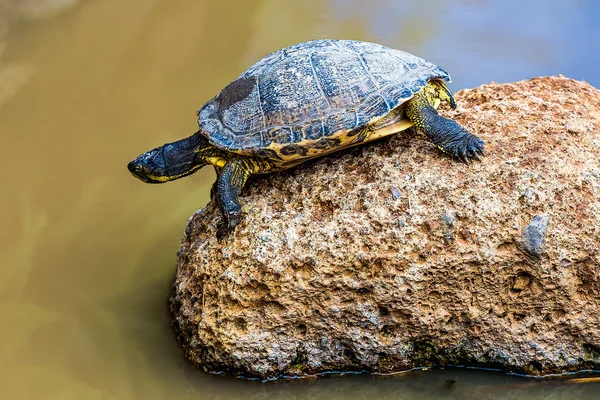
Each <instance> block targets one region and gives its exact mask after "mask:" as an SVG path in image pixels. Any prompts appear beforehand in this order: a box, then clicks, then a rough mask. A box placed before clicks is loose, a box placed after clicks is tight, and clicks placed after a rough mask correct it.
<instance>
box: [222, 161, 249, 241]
mask: <svg viewBox="0 0 600 400" xmlns="http://www.w3.org/2000/svg"><path fill="white" fill-rule="evenodd" d="M251 173H252V166H251V165H250V164H249V163H248V162H246V161H245V160H243V159H241V158H239V157H235V158H231V159H230V160H229V161H227V163H226V164H225V166H224V167H223V168H221V169H220V171H218V176H217V181H216V182H215V184H216V187H215V189H216V197H217V198H218V199H219V205H220V207H221V212H222V213H223V220H222V221H221V223H220V224H219V227H218V230H217V239H218V240H219V241H220V240H223V239H224V238H225V236H226V235H227V233H229V232H230V231H231V230H232V229H233V228H234V227H235V226H236V225H237V223H238V222H239V220H240V217H241V215H242V206H241V205H240V201H239V198H238V197H239V195H240V193H241V192H242V188H243V187H244V185H245V184H246V181H247V180H248V177H249V176H250V174H251Z"/></svg>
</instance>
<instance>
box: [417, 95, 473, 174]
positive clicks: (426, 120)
mask: <svg viewBox="0 0 600 400" xmlns="http://www.w3.org/2000/svg"><path fill="white" fill-rule="evenodd" d="M434 90H435V88H433V87H431V86H426V87H425V88H424V89H423V90H422V91H420V92H419V93H417V94H416V95H415V96H414V97H413V98H412V99H410V100H409V101H408V102H407V104H406V116H407V117H408V119H410V121H411V122H412V123H413V125H414V126H415V128H417V129H418V130H419V131H420V132H422V133H423V134H425V136H427V138H428V139H429V140H431V142H433V144H435V145H436V146H437V147H438V148H439V149H440V150H442V151H443V152H444V153H446V154H449V155H451V156H454V157H457V158H459V159H461V160H462V161H464V162H468V161H469V160H470V159H472V158H477V159H479V156H480V155H483V146H484V142H483V140H481V139H480V138H478V137H477V136H475V135H473V134H472V133H470V132H469V131H467V130H466V129H465V128H463V127H462V126H460V125H459V124H458V123H456V122H455V121H453V120H451V119H448V118H444V117H442V116H441V115H439V114H438V113H437V111H435V108H433V107H432V105H431V102H430V100H431V99H428V97H432V93H431V92H433V91H434ZM436 92H437V91H436ZM438 98H439V97H438ZM440 100H441V99H440Z"/></svg>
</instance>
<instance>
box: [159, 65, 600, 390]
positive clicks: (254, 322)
mask: <svg viewBox="0 0 600 400" xmlns="http://www.w3.org/2000/svg"><path fill="white" fill-rule="evenodd" d="M456 99H457V101H458V104H459V108H458V109H457V110H456V111H446V110H442V111H441V112H442V113H443V114H444V115H445V116H448V117H451V118H453V119H455V120H456V121H458V122H459V123H461V124H462V125H464V126H465V127H466V128H467V129H469V130H470V131H471V132H473V133H475V134H476V135H478V136H479V137H481V138H483V139H484V140H485V141H486V154H487V156H486V157H485V158H484V160H483V162H481V163H474V164H472V165H465V164H461V163H459V162H457V161H455V160H453V159H450V158H448V157H447V156H444V155H441V154H440V153H439V151H438V150H437V149H436V148H435V147H434V146H433V145H431V144H430V143H428V142H426V141H424V140H423V139H421V138H419V137H414V134H412V133H411V132H405V133H400V134H397V135H394V136H392V137H391V138H389V139H384V140H381V141H378V142H375V143H372V144H368V145H365V146H362V147H360V148H355V149H351V150H349V151H345V152H340V153H338V154H334V155H332V156H330V157H326V158H323V159H319V160H316V161H313V162H309V163H305V164H303V165H301V166H299V167H297V168H294V169H292V170H289V171H286V172H283V173H278V174H273V175H269V176H266V177H260V178H255V179H253V180H252V181H251V182H250V183H249V184H248V187H247V189H246V190H245V192H244V194H243V195H242V199H241V201H242V204H243V210H244V218H243V220H242V222H241V223H240V225H239V226H238V227H237V228H236V230H235V232H234V233H233V234H231V235H230V236H229V237H228V238H227V239H226V240H225V241H224V242H222V243H218V242H217V240H216V224H217V221H218V219H219V212H218V209H217V207H216V206H215V205H214V204H209V205H208V206H207V207H206V208H204V209H202V210H200V211H199V212H198V213H196V214H195V215H194V216H192V217H191V218H190V220H189V222H188V227H187V229H186V234H185V237H184V238H183V240H182V243H181V250H180V252H179V256H178V266H177V276H176V281H175V284H174V294H173V297H172V298H171V310H172V313H173V325H174V327H175V329H176V331H177V334H178V337H179V339H180V340H181V342H182V343H183V346H184V348H185V353H186V356H187V358H188V359H189V360H190V361H191V362H192V363H194V364H196V365H198V366H200V367H202V368H204V369H205V370H207V371H227V372H231V373H235V374H240V375H244V376H247V377H260V378H267V377H276V376H279V375H304V374H314V373H318V372H322V371H329V370H355V371H361V370H367V371H373V372H382V373H384V372H394V371H402V370H406V369H409V368H413V367H418V366H430V365H446V364H467V365H473V366H484V367H496V368H502V369H505V370H510V371H514V372H519V373H527V374H534V375H542V374H548V373H560V372H564V371H575V370H581V369H589V368H595V369H600V312H599V311H600V254H599V252H600V91H598V90H597V89H595V88H593V87H591V86H590V85H588V84H587V83H584V82H577V81H574V80H571V79H567V78H564V77H547V78H536V79H532V80H529V81H523V82H517V83H513V84H495V83H492V84H489V85H484V86H481V87H478V88H475V89H470V90H462V91H460V92H458V93H457V94H456Z"/></svg>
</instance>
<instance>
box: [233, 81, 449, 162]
mask: <svg viewBox="0 0 600 400" xmlns="http://www.w3.org/2000/svg"><path fill="white" fill-rule="evenodd" d="M430 84H431V83H430ZM442 84H443V82H442ZM427 88H428V89H429V90H430V91H432V92H434V93H435V88H434V86H433V85H431V86H425V88H424V90H427ZM413 97H414V96H411V97H409V98H406V99H401V100H400V101H399V102H400V106H398V107H397V108H396V109H395V110H392V111H390V112H389V113H388V114H386V115H383V116H379V117H376V118H373V119H372V120H370V121H369V122H368V123H367V124H366V125H365V129H369V128H370V129H372V131H371V133H370V134H369V135H368V136H367V138H366V139H365V140H363V141H361V142H358V143H354V140H355V139H356V137H357V136H358V135H353V136H348V134H349V133H350V132H353V131H354V129H353V130H343V131H339V132H336V133H334V134H333V135H331V136H327V137H326V138H323V139H338V140H339V141H340V143H339V145H338V146H335V147H333V148H328V149H318V148H314V147H312V146H314V145H315V144H316V143H317V142H318V141H319V140H320V139H319V140H310V141H308V140H307V141H303V142H302V144H298V143H296V145H299V146H301V147H304V148H306V149H307V153H306V155H300V154H290V155H285V154H282V153H281V149H282V148H283V147H285V146H288V145H289V143H283V144H281V143H271V144H270V145H269V146H267V149H269V150H273V151H275V152H276V153H277V155H278V156H279V157H281V159H282V161H277V163H278V164H281V167H280V168H278V169H287V168H290V167H293V166H296V165H298V164H301V163H302V162H304V161H307V160H309V159H311V158H317V157H321V156H324V155H327V154H330V153H333V152H336V151H339V150H343V149H347V148H349V147H354V146H358V145H361V144H363V143H367V142H371V141H373V140H377V139H380V138H382V137H384V136H389V135H393V134H395V133H398V132H401V131H404V130H406V129H408V128H410V127H411V126H413V124H412V123H411V122H410V121H409V120H408V119H402V120H400V121H394V122H392V123H389V124H388V125H384V126H382V127H377V128H374V127H375V126H377V123H378V122H381V121H382V120H383V121H384V123H385V119H386V118H389V117H390V116H391V115H392V113H394V112H395V111H396V110H399V109H401V108H402V107H404V105H405V104H406V102H408V101H410V100H411V99H412V98H413ZM431 100H432V104H431V105H432V106H433V107H434V108H435V109H437V108H438V107H439V105H440V104H441V101H442V100H441V99H440V98H438V97H434V98H432V99H431ZM392 121H393V118H392ZM234 152H235V153H238V154H242V155H249V156H253V154H252V153H248V152H246V151H244V150H239V151H234Z"/></svg>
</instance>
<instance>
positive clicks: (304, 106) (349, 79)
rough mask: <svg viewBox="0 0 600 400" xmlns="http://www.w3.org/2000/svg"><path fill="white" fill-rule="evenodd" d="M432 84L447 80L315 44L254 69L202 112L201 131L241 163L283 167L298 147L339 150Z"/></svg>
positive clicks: (396, 57)
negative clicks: (343, 138) (345, 139)
mask: <svg viewBox="0 0 600 400" xmlns="http://www.w3.org/2000/svg"><path fill="white" fill-rule="evenodd" d="M430 79H442V80H445V81H450V76H449V75H448V73H447V72H446V71H444V70H443V69H441V68H440V67H438V66H436V65H435V64H432V63H430V62H428V61H426V60H423V59H421V58H419V57H415V56H413V55H412V54H409V53H406V52H403V51H399V50H395V49H391V48H389V47H385V46H382V45H379V44H375V43H368V42H359V41H351V40H313V41H309V42H305V43H300V44H296V45H293V46H290V47H286V48H284V49H281V50H278V51H276V52H274V53H271V54H269V55H268V56H266V57H265V58H263V59H262V60H261V61H259V62H258V63H256V64H254V65H253V66H252V67H250V68H249V69H248V70H246V71H245V72H244V73H243V74H242V75H240V76H239V78H237V79H236V80H235V81H233V82H231V83H230V84H229V85H228V86H227V87H225V88H224V89H223V90H222V91H221V92H220V93H219V94H218V95H217V96H216V97H214V98H213V99H211V100H210V101H208V102H207V103H206V104H205V105H204V106H203V107H202V108H201V109H200V110H198V123H199V126H200V131H201V132H202V134H203V135H205V136H206V137H207V139H208V140H209V142H210V143H211V144H212V145H214V146H216V147H218V148H221V149H223V150H227V151H231V152H235V153H239V154H244V155H258V156H265V157H269V158H279V159H281V158H280V156H281V155H282V152H283V153H285V149H290V148H291V149H293V148H298V147H299V146H294V145H297V144H302V145H306V144H308V145H309V147H310V145H311V144H312V147H313V148H316V149H322V150H326V148H330V149H332V150H336V149H335V147H336V146H337V147H338V148H339V147H343V144H341V143H340V141H339V140H334V139H333V138H335V137H336V136H339V134H340V132H350V131H353V130H356V129H357V128H360V127H362V126H365V125H367V124H369V123H372V122H373V121H376V120H378V119H380V118H382V117H384V116H386V115H387V114H388V113H389V112H390V111H391V110H393V109H394V108H396V107H398V106H399V105H401V104H402V103H404V102H406V101H407V100H409V99H410V98H412V97H413V96H414V95H415V94H416V93H418V92H419V91H420V90H421V89H422V88H423V87H424V86H425V85H426V84H427V81H428V80H430ZM302 148H305V147H302ZM289 155H291V154H289ZM310 155H313V156H314V155H315V154H314V153H312V154H310ZM303 156H304V158H307V157H308V156H309V155H307V154H295V157H294V158H298V157H300V158H303ZM286 158H288V157H286Z"/></svg>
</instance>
